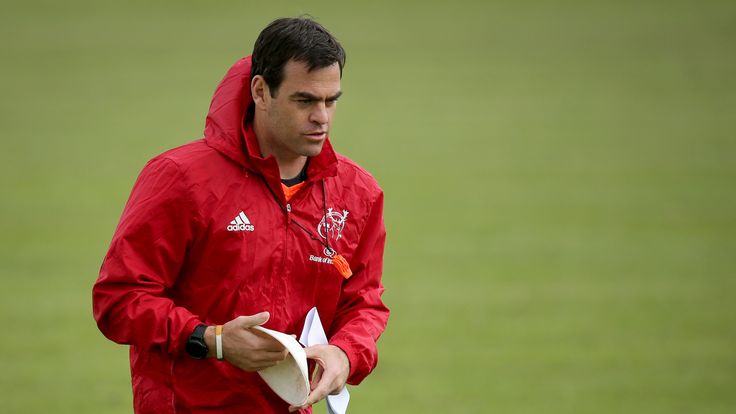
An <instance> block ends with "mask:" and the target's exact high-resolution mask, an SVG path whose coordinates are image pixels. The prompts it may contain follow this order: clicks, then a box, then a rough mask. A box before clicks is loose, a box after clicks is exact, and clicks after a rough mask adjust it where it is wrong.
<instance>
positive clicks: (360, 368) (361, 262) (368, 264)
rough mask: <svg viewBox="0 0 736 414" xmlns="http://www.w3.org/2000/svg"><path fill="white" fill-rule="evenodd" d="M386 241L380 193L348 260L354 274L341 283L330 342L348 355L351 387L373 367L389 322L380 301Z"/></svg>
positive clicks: (386, 310)
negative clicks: (379, 341)
mask: <svg viewBox="0 0 736 414" xmlns="http://www.w3.org/2000/svg"><path fill="white" fill-rule="evenodd" d="M385 241H386V230H385V226H384V223H383V193H382V192H381V193H379V195H378V197H377V198H376V200H375V201H374V202H373V204H372V207H371V212H370V215H369V217H368V221H367V223H366V225H365V226H364V230H363V234H362V235H361V238H360V242H359V243H358V247H357V249H356V251H355V253H354V255H353V257H352V259H351V260H350V267H351V268H352V270H353V275H352V276H351V277H350V278H349V279H347V280H346V281H345V282H343V290H342V294H341V295H340V302H339V304H338V308H337V312H336V314H335V319H334V321H333V323H332V332H333V335H332V337H331V338H330V341H329V342H330V344H332V345H335V346H338V347H339V348H340V349H342V350H343V351H345V354H346V355H347V356H348V360H349V361H350V374H349V376H348V383H349V384H352V385H357V384H359V383H360V382H361V381H362V380H363V379H364V378H365V377H366V376H367V375H368V374H370V373H371V371H372V370H373V369H374V368H375V367H376V364H377V363H378V350H377V349H376V341H377V340H378V338H379V337H380V336H381V333H383V330H384V329H385V328H386V323H387V322H388V316H389V310H388V308H387V307H386V306H385V305H384V304H383V302H382V301H381V294H382V293H383V284H382V283H381V274H382V273H383V248H384V244H385Z"/></svg>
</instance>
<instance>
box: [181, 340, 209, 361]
mask: <svg viewBox="0 0 736 414" xmlns="http://www.w3.org/2000/svg"><path fill="white" fill-rule="evenodd" d="M186 351H187V354H189V356H191V357H192V358H195V359H204V358H205V357H206V356H207V351H208V350H207V345H206V344H205V343H204V342H200V341H198V340H197V339H196V338H189V340H188V341H187V346H186Z"/></svg>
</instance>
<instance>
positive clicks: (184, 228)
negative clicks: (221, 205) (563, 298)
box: [92, 158, 200, 354]
mask: <svg viewBox="0 0 736 414" xmlns="http://www.w3.org/2000/svg"><path fill="white" fill-rule="evenodd" d="M191 206H192V204H191V202H190V200H189V199H188V196H187V188H186V183H185V177H184V175H183V174H182V173H181V171H180V169H179V167H178V166H177V164H175V163H174V162H173V161H171V160H169V159H165V158H154V159H153V160H151V161H150V162H149V163H148V164H147V165H146V166H145V167H144V169H143V171H142V172H141V174H140V176H139V177H138V180H137V182H136V184H135V186H134V187H133V190H132V192H131V195H130V198H129V199H128V202H127V204H126V206H125V209H124V210H123V214H122V217H121V218H120V223H119V224H118V227H117V229H116V230H115V234H114V236H113V239H112V242H111V244H110V249H109V251H108V253H107V255H106V256H105V259H104V261H103V263H102V267H101V269H100V275H99V278H98V279H97V282H96V283H95V285H94V287H93V289H92V306H93V314H94V318H95V320H96V321H97V325H98V327H99V328H100V331H102V333H103V334H104V335H105V336H106V337H107V338H109V339H110V340H112V341H115V342H117V343H121V344H130V345H135V346H138V347H142V348H159V349H161V350H163V351H165V352H169V353H172V354H180V353H183V348H184V344H185V342H186V339H187V338H188V337H189V335H191V333H192V331H193V330H194V328H195V327H196V326H197V324H199V323H200V321H199V319H198V318H197V317H196V316H195V315H193V314H192V313H190V312H189V311H188V310H186V309H184V308H182V307H179V306H176V304H175V303H174V302H173V301H172V300H171V299H170V298H169V297H167V291H168V290H169V289H170V288H171V287H172V286H173V285H174V282H175V281H176V279H177V276H178V274H179V271H180V268H181V266H182V264H183V261H184V257H185V252H186V250H187V246H188V244H189V243H190V242H191V240H192V235H193V233H194V230H193V229H194V228H195V224H194V217H195V216H194V214H195V212H194V211H192V208H191Z"/></svg>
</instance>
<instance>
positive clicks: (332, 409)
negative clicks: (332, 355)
mask: <svg viewBox="0 0 736 414" xmlns="http://www.w3.org/2000/svg"><path fill="white" fill-rule="evenodd" d="M299 342H301V343H302V345H304V346H313V345H326V344H327V335H326V334H325V328H324V327H323V326H322V321H321V320H320V319H319V313H318V312H317V308H316V307H314V308H312V309H311V310H310V311H309V313H307V317H306V318H305V319H304V329H302V335H301V337H299ZM349 402H350V393H349V392H348V388H347V387H342V390H340V393H339V394H335V395H328V396H327V413H328V414H345V412H346V411H347V410H348V403H349Z"/></svg>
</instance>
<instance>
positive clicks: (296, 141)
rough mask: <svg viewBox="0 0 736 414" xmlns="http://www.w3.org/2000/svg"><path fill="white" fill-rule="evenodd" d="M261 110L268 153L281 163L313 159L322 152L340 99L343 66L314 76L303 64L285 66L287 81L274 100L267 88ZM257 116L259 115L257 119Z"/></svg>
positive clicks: (281, 86)
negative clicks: (300, 158) (305, 158)
mask: <svg viewBox="0 0 736 414" xmlns="http://www.w3.org/2000/svg"><path fill="white" fill-rule="evenodd" d="M264 92H265V93H263V95H261V96H262V97H263V101H262V108H260V109H262V110H261V111H260V112H259V114H261V115H263V118H262V120H263V121H264V122H263V126H264V129H265V132H266V136H264V137H262V138H263V139H264V141H265V144H266V146H267V147H269V148H262V149H261V150H262V151H264V155H265V153H266V152H268V153H271V154H274V155H276V157H277V158H281V159H294V158H297V157H300V156H307V157H313V156H316V155H318V154H319V153H320V152H321V151H322V145H324V143H325V139H327V134H328V133H329V131H330V126H331V124H332V115H333V114H334V113H335V103H336V101H337V98H338V97H339V96H340V94H341V92H340V66H339V65H338V64H337V63H335V64H333V65H332V66H328V67H325V68H321V69H315V70H313V71H311V72H309V71H308V70H307V66H306V65H305V64H304V63H302V62H297V61H294V60H290V61H288V62H287V63H286V65H284V77H283V81H282V82H281V85H279V88H278V90H277V91H276V93H275V95H276V96H271V93H270V92H269V91H268V87H267V86H266V87H265V91H264ZM257 116H258V115H257Z"/></svg>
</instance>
